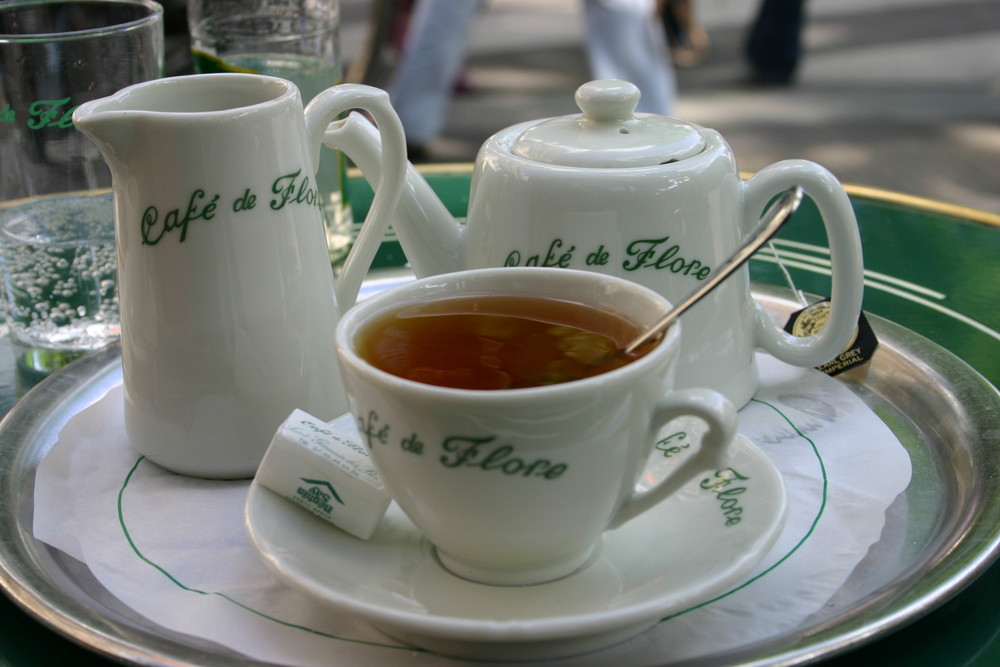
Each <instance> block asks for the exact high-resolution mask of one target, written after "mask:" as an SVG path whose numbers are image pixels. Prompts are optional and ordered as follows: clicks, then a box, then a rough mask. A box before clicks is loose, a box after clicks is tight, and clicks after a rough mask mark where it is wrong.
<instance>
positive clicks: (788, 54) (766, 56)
mask: <svg viewBox="0 0 1000 667" xmlns="http://www.w3.org/2000/svg"><path fill="white" fill-rule="evenodd" d="M804 22H805V0H761V3H760V8H759V9H758V10H757V17H756V19H755V20H754V22H753V25H752V26H751V28H750V34H749V37H748V39H747V45H746V54H747V60H748V61H749V63H750V70H751V71H750V82H751V83H752V84H756V85H762V86H787V85H791V84H792V83H794V82H795V72H796V70H797V69H798V66H799V61H800V60H801V57H802V26H803V23H804Z"/></svg>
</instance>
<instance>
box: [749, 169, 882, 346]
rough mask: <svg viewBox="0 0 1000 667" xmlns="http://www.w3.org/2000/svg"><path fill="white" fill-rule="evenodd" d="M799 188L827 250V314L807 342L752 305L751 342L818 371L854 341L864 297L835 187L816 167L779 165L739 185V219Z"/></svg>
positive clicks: (857, 248)
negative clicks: (823, 234)
mask: <svg viewBox="0 0 1000 667" xmlns="http://www.w3.org/2000/svg"><path fill="white" fill-rule="evenodd" d="M796 185H801V186H802V189H803V190H804V191H805V194H806V195H808V196H809V197H811V198H812V200H813V202H814V203H815V204H816V207H817V208H818V209H819V213H820V216H821V217H822V219H823V225H824V226H825V228H826V236H827V243H828V244H829V246H830V270H831V291H830V302H831V303H830V315H829V318H828V319H827V321H826V323H825V324H824V325H823V328H822V329H821V330H820V331H819V332H817V333H816V334H814V335H811V336H808V337H804V338H803V337H798V336H792V335H791V334H789V333H787V332H785V331H783V330H782V329H780V328H778V327H777V326H776V325H775V323H774V321H773V320H772V319H771V317H770V316H768V314H767V312H766V311H765V310H764V308H763V306H761V305H760V304H759V303H755V304H754V309H755V313H754V341H755V343H756V344H757V345H759V346H760V347H762V348H764V349H765V350H766V351H767V352H770V353H771V354H772V355H773V356H774V357H776V358H778V359H780V360H782V361H785V362H787V363H790V364H793V365H796V366H820V365H822V364H825V363H827V362H828V361H830V360H832V359H834V358H836V357H837V355H839V354H840V353H841V352H843V351H844V349H846V348H847V347H848V346H849V345H850V343H851V339H852V338H853V336H854V332H855V328H856V326H857V324H858V317H859V315H860V313H861V301H862V297H863V294H864V266H863V262H862V253H861V238H860V236H859V234H858V223H857V220H856V219H855V217H854V209H853V208H851V202H850V199H849V198H848V196H847V193H846V192H845V191H844V188H843V186H842V185H841V184H840V182H839V181H838V180H837V179H836V178H835V177H834V176H833V174H831V173H830V172H829V171H827V170H826V169H824V168H823V167H821V166H820V165H818V164H816V163H814V162H809V161H806V160H784V161H782V162H778V163H775V164H773V165H771V166H769V167H766V168H764V169H762V170H761V171H759V172H758V173H757V174H755V175H754V176H753V177H752V178H751V179H750V180H749V181H747V182H746V183H745V184H744V197H743V202H744V207H745V208H744V219H746V220H757V219H759V218H760V214H761V212H762V211H763V210H764V207H765V206H766V205H767V203H768V201H769V200H770V199H771V198H772V197H774V196H775V195H777V194H778V193H780V192H781V191H783V190H785V189H787V188H790V187H793V186H796Z"/></svg>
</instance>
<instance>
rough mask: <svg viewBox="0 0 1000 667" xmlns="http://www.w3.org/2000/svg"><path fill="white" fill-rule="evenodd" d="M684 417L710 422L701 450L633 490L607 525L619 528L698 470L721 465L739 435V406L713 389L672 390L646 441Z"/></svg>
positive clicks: (661, 401) (659, 406)
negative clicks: (646, 485) (648, 484)
mask: <svg viewBox="0 0 1000 667" xmlns="http://www.w3.org/2000/svg"><path fill="white" fill-rule="evenodd" d="M685 416H692V417H697V418H699V419H701V420H702V421H704V422H705V423H706V424H708V431H706V432H705V434H704V436H702V439H701V445H700V446H699V448H698V451H697V452H696V453H695V454H694V456H691V457H689V458H688V459H687V460H686V461H684V463H682V464H681V465H680V467H679V468H677V469H676V470H674V471H673V472H671V473H670V474H669V475H668V476H667V477H664V478H663V479H662V480H660V481H659V482H658V483H657V484H656V485H655V486H653V487H651V488H649V489H646V490H645V491H641V492H639V493H635V492H633V493H632V495H631V496H630V497H629V498H627V499H626V500H625V502H624V503H623V504H622V505H621V507H619V508H618V512H617V513H616V514H615V516H614V518H613V519H612V520H611V525H609V526H608V528H617V527H618V526H620V525H622V524H623V523H625V522H626V521H628V520H629V519H632V518H635V517H636V516H638V515H639V514H642V513H643V512H645V511H646V510H648V509H650V508H651V507H653V506H654V505H656V504H658V503H659V502H660V501H662V500H664V499H665V498H666V497H667V496H669V495H671V494H673V493H675V492H676V491H678V490H679V489H680V488H681V487H682V486H684V485H685V484H687V483H688V482H689V481H691V479H692V478H693V477H694V476H695V475H697V474H698V473H700V472H703V471H705V470H710V469H713V468H720V467H722V464H723V461H724V460H725V454H726V452H727V451H728V450H729V445H730V444H732V442H733V438H735V437H736V408H735V407H734V406H733V404H732V403H731V402H730V401H729V399H727V398H726V397H725V396H723V395H722V394H720V393H719V392H717V391H712V390H711V389H684V390H677V391H674V392H671V393H669V394H667V395H666V396H665V397H664V398H663V399H661V400H660V402H659V404H658V405H657V406H656V409H655V410H654V412H653V417H652V419H651V420H650V429H649V432H648V433H647V440H648V441H649V442H650V443H652V442H653V441H654V440H655V437H656V433H657V431H659V430H660V429H661V428H662V427H663V426H665V425H666V424H667V423H668V422H670V420H672V419H676V418H677V417H685ZM643 467H645V466H643ZM639 474H641V470H640V473H639ZM635 481H638V479H636V480H635ZM633 488H634V486H633Z"/></svg>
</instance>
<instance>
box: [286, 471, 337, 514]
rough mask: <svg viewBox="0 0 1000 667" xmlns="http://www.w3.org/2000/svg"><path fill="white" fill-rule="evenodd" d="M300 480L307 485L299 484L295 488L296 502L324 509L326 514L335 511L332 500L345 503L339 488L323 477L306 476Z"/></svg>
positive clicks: (308, 506) (307, 506)
mask: <svg viewBox="0 0 1000 667" xmlns="http://www.w3.org/2000/svg"><path fill="white" fill-rule="evenodd" d="M300 480H301V481H302V482H303V483H304V484H305V486H299V487H298V488H297V489H296V490H295V494H296V499H295V500H296V502H297V503H298V504H299V505H302V506H303V507H305V508H306V509H310V508H312V509H317V510H320V511H322V512H323V513H324V514H330V513H331V512H333V507H334V506H333V505H332V504H331V503H332V502H334V501H336V502H338V503H340V504H341V505H344V504H345V503H344V501H343V499H342V498H341V497H340V494H338V493H337V490H336V489H335V488H333V484H331V483H330V482H328V481H326V480H322V479H306V478H304V477H302V478H300Z"/></svg>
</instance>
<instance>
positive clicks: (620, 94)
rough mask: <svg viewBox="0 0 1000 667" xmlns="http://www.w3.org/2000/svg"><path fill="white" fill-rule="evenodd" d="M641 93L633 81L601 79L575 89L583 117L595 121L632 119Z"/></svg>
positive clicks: (577, 102) (577, 103)
mask: <svg viewBox="0 0 1000 667" xmlns="http://www.w3.org/2000/svg"><path fill="white" fill-rule="evenodd" d="M640 96H641V93H640V92H639V88H638V87H637V86H636V85H635V84H634V83H629V82H628V81H619V80H618V79H601V80H599V81H591V82H590V83H585V84H583V85H582V86H580V87H579V88H577V90H576V95H575V96H574V97H575V99H576V105H577V106H578V107H580V111H582V112H583V116H584V118H587V119H589V120H593V121H597V122H611V121H616V120H632V119H633V118H635V107H636V106H637V105H638V104H639V97H640Z"/></svg>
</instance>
